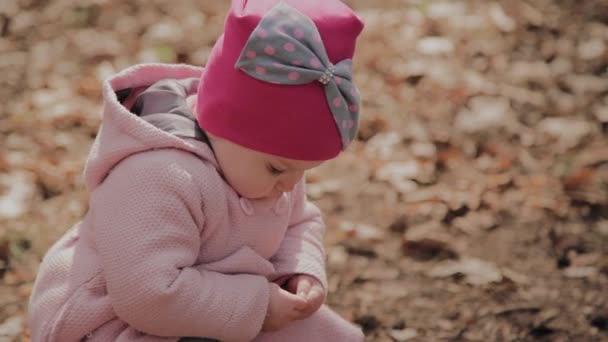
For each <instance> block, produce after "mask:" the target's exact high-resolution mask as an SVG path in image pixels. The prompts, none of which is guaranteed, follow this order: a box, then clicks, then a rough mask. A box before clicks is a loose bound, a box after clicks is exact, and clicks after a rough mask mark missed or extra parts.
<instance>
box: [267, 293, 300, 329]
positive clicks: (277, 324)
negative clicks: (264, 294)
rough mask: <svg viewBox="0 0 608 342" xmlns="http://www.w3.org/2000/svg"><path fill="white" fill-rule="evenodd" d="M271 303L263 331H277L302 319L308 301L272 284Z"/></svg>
mask: <svg viewBox="0 0 608 342" xmlns="http://www.w3.org/2000/svg"><path fill="white" fill-rule="evenodd" d="M269 286H270V301H269V303H268V310H267V312H266V319H265V320H264V325H263V326H262V331H275V330H279V329H281V328H283V327H284V326H285V325H287V323H289V322H291V321H294V320H296V319H300V317H301V315H302V311H303V310H305V309H306V308H307V303H306V299H304V298H302V297H300V296H296V295H294V294H293V293H290V292H288V291H285V290H283V289H282V288H281V287H280V286H279V285H277V284H275V283H270V284H269Z"/></svg>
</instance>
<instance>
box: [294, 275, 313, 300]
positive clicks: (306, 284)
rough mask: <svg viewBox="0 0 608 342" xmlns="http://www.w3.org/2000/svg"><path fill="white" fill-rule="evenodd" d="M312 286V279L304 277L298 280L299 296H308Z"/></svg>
mask: <svg viewBox="0 0 608 342" xmlns="http://www.w3.org/2000/svg"><path fill="white" fill-rule="evenodd" d="M311 287H312V284H311V283H310V280H308V279H307V278H302V279H301V280H300V281H298V290H297V292H296V293H297V294H298V296H301V297H302V298H306V297H307V295H308V293H309V291H310V288H311Z"/></svg>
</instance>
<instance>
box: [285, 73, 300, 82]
mask: <svg viewBox="0 0 608 342" xmlns="http://www.w3.org/2000/svg"><path fill="white" fill-rule="evenodd" d="M287 78H288V79H289V80H291V81H295V80H297V79H298V78H300V73H299V72H297V71H292V72H290V73H289V74H287Z"/></svg>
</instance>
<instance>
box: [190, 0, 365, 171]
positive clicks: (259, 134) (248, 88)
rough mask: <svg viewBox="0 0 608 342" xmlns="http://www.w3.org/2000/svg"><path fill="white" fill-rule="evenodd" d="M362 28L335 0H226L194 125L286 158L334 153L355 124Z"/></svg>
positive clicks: (349, 137) (347, 139) (347, 140)
mask: <svg viewBox="0 0 608 342" xmlns="http://www.w3.org/2000/svg"><path fill="white" fill-rule="evenodd" d="M362 29H363V22H362V21H361V19H360V18H359V17H358V16H356V15H355V14H354V13H353V11H352V10H351V9H350V8H348V7H347V6H346V5H345V4H344V3H342V1H340V0H307V1H301V0H283V1H277V0H249V1H247V0H234V1H232V7H231V9H230V12H229V13H228V16H227V18H226V23H225V30H224V34H223V35H222V36H221V37H220V38H219V40H218V41H217V42H216V44H215V46H214V47H213V50H212V52H211V55H210V57H209V61H208V64H207V67H206V69H205V72H204V73H203V76H202V79H201V83H200V86H199V89H198V99H197V108H196V111H197V120H198V122H199V125H200V126H201V127H202V128H203V129H204V130H207V131H208V132H210V133H212V134H214V135H217V136H220V137H222V138H225V139H228V140H230V141H232V142H234V143H236V144H239V145H241V146H244V147H247V148H250V149H253V150H256V151H260V152H265V153H269V154H273V155H277V156H281V157H284V158H290V159H299V160H327V159H331V158H333V157H335V156H337V155H338V154H339V153H340V151H341V150H343V149H344V148H345V147H346V146H347V145H348V144H349V143H350V141H352V139H353V138H354V136H355V134H356V131H357V127H358V118H359V102H360V97H359V92H358V91H357V89H356V87H355V86H354V84H353V83H352V70H351V69H352V60H351V59H352V56H353V53H354V50H355V42H356V39H357V37H358V35H359V33H360V32H361V30H362Z"/></svg>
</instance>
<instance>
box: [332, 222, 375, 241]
mask: <svg viewBox="0 0 608 342" xmlns="http://www.w3.org/2000/svg"><path fill="white" fill-rule="evenodd" d="M340 230H342V231H343V232H345V233H346V236H347V237H349V238H354V239H360V240H366V241H380V240H382V239H383V238H384V233H383V232H382V231H381V230H380V229H378V228H377V227H375V226H372V225H369V224H364V223H353V222H348V221H343V222H341V223H340Z"/></svg>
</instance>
